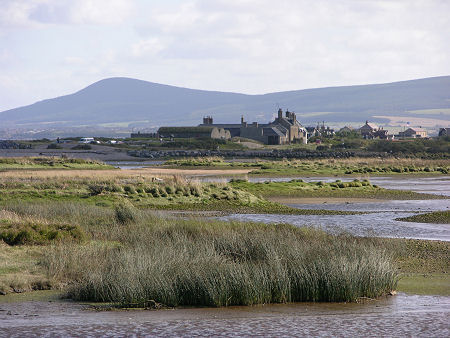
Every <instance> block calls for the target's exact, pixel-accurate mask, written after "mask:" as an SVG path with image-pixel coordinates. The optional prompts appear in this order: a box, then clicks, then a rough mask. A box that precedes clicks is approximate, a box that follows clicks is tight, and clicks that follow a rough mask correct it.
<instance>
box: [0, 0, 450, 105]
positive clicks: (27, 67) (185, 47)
mask: <svg viewBox="0 0 450 338" xmlns="http://www.w3.org/2000/svg"><path fill="white" fill-rule="evenodd" d="M0 2H1V4H2V6H0V46H2V47H3V48H2V49H1V50H2V51H3V52H1V51H0V64H1V65H2V68H3V69H5V70H3V69H2V71H3V75H4V76H10V77H12V76H16V73H17V74H19V75H20V76H18V77H17V78H18V79H23V81H30V82H32V83H33V84H29V85H27V86H26V87H27V93H29V94H28V95H30V96H29V97H30V101H31V102H32V101H33V99H34V96H32V95H34V93H36V92H39V93H41V95H44V94H45V86H42V84H41V83H39V81H40V80H41V79H43V78H45V79H46V80H48V82H52V83H57V84H58V86H54V88H52V89H51V90H50V89H49V90H48V95H47V97H51V96H52V95H54V93H55V91H57V90H59V92H58V94H60V95H61V94H64V93H68V92H70V90H72V89H73V88H74V84H77V85H80V84H88V83H89V82H90V81H95V80H99V79H100V78H102V77H108V76H130V77H137V78H140V79H143V80H148V81H153V82H161V83H168V84H174V85H181V86H186V87H193V88H201V89H211V90H228V91H240V92H246V93H264V92H271V91H282V90H289V89H301V88H311V87H322V86H332V85H350V84H363V83H379V82H390V81H397V80H405V79H412V78H420V77H428V76H437V75H446V74H450V63H449V62H448V60H449V59H450V45H449V44H448V41H450V29H449V27H450V17H449V16H448V14H447V13H449V12H450V1H439V0H408V1H406V0H405V1H401V0H365V1H357V0H342V1H334V0H315V1H310V0H278V1H273V0H171V1H156V0H155V1H147V0H109V1H108V0H14V1H11V0H0ZM36 28H39V29H36ZM1 30H3V32H4V33H3V34H2V33H1ZM5 32H6V33H5ZM5 51H8V52H7V53H6V52H5ZM2 53H3V54H2ZM61 74H64V76H61ZM33 86H36V87H38V86H39V87H40V88H39V90H33V89H32V87H33ZM56 87H57V88H56ZM15 88H17V91H18V94H17V97H19V96H20V97H24V96H25V94H23V95H22V93H19V92H20V88H19V87H15ZM69 89H70V90H69ZM9 92H10V93H11V95H12V96H14V95H13V91H9ZM42 93H44V94H42ZM11 100H12V99H8V98H7V99H5V100H4V101H3V102H2V101H1V100H0V110H2V108H3V107H5V106H9V105H10V104H8V103H7V102H8V101H10V102H12V101H11ZM14 102H16V101H14ZM31 102H24V103H31Z"/></svg>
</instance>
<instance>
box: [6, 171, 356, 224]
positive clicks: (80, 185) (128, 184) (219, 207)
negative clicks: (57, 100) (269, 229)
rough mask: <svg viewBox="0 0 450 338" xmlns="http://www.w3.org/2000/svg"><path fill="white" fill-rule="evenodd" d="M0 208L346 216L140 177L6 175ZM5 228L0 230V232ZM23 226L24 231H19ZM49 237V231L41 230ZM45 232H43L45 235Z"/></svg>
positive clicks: (178, 180)
mask: <svg viewBox="0 0 450 338" xmlns="http://www.w3.org/2000/svg"><path fill="white" fill-rule="evenodd" d="M0 189H2V192H3V194H2V195H0V205H2V204H3V205H9V204H14V203H17V202H18V201H21V202H23V201H40V202H43V201H66V202H83V203H87V204H91V205H99V206H105V207H108V206H112V205H114V204H115V203H116V202H118V201H121V200H124V199H125V200H128V201H129V202H130V203H131V204H133V205H134V206H136V207H138V208H142V209H144V208H145V209H156V210H207V211H208V210H216V211H222V212H247V213H248V212H250V213H251V212H253V213H284V214H349V213H351V212H344V211H325V210H299V209H295V208H291V207H288V206H285V205H282V204H279V203H274V202H270V201H267V200H266V199H264V198H263V197H261V196H259V195H258V196H257V195H255V194H253V193H252V192H249V191H246V190H243V189H237V188H234V187H233V186H232V185H230V184H228V183H208V182H204V183H202V182H199V181H195V180H191V179H187V178H186V177H183V176H160V177H155V176H151V175H150V174H149V173H147V172H146V171H145V170H141V171H128V172H125V171H116V170H111V171H99V172H97V175H95V176H94V177H93V175H92V174H91V173H90V172H89V171H70V172H63V171H58V170H56V171H46V172H32V171H29V172H9V173H5V174H4V175H2V177H1V178H0ZM7 226H8V224H1V223H0V228H5V227H7ZM24 226H25V225H24ZM45 228H46V229H48V230H49V231H51V230H52V226H51V225H49V226H46V227H45ZM44 230H45V229H44Z"/></svg>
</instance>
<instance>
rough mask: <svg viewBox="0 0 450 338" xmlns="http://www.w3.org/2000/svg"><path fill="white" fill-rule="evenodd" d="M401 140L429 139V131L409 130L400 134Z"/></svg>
mask: <svg viewBox="0 0 450 338" xmlns="http://www.w3.org/2000/svg"><path fill="white" fill-rule="evenodd" d="M398 137H399V138H424V137H427V131H426V130H425V129H423V128H420V127H419V128H408V129H406V130H405V131H401V132H399V133H398Z"/></svg>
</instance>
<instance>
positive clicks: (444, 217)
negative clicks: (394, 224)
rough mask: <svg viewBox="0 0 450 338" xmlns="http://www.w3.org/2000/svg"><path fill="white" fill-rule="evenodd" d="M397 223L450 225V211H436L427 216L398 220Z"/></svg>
mask: <svg viewBox="0 0 450 338" xmlns="http://www.w3.org/2000/svg"><path fill="white" fill-rule="evenodd" d="M396 221H404V222H417V223H436V224H450V211H449V210H446V211H434V212H429V213H426V214H419V215H414V216H408V217H402V218H397V219H396Z"/></svg>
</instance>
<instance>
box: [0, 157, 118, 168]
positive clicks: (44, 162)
mask: <svg viewBox="0 0 450 338" xmlns="http://www.w3.org/2000/svg"><path fill="white" fill-rule="evenodd" d="M113 168H114V167H113V166H110V165H107V164H105V163H103V162H99V161H94V160H84V159H78V158H77V159H75V158H61V157H3V158H0V171H3V170H30V169H32V170H34V169H36V170H39V169H92V170H96V169H113Z"/></svg>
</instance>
